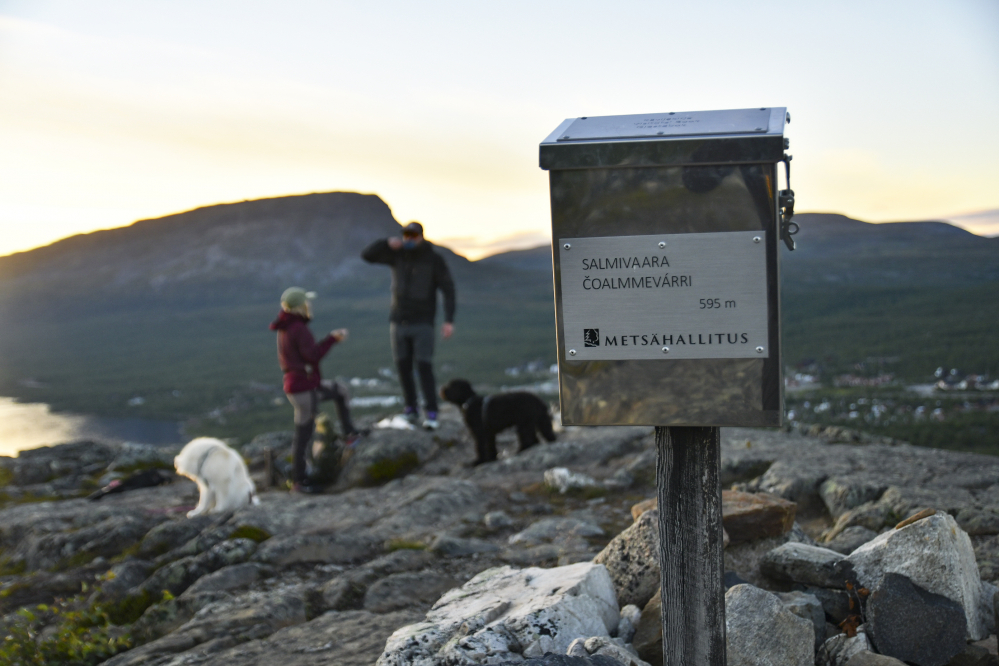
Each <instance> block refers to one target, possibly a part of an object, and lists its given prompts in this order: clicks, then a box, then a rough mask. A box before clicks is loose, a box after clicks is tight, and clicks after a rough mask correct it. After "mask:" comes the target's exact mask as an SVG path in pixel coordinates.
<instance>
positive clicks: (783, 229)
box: [777, 153, 798, 250]
mask: <svg viewBox="0 0 999 666" xmlns="http://www.w3.org/2000/svg"><path fill="white" fill-rule="evenodd" d="M791 159H792V158H791V156H790V155H788V154H787V153H784V159H783V160H781V161H782V162H784V169H785V175H786V176H787V189H786V190H781V191H780V192H778V193H777V206H778V208H780V239H781V240H782V241H784V245H787V249H788V250H793V249H794V239H793V238H792V236H794V235H795V234H796V233H798V225H797V224H796V223H794V222H792V221H791V218H792V217H794V190H792V189H791Z"/></svg>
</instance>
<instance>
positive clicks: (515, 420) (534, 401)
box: [441, 379, 555, 465]
mask: <svg viewBox="0 0 999 666" xmlns="http://www.w3.org/2000/svg"><path fill="white" fill-rule="evenodd" d="M441 397H442V398H444V399H445V400H447V401H448V402H452V403H454V404H456V405H458V406H459V407H461V412H462V414H463V415H464V416H465V425H466V426H468V429H469V430H471V431H472V436H473V437H474V438H475V449H476V452H477V453H478V457H477V458H476V460H475V463H474V464H476V465H480V464H482V463H485V462H491V461H493V460H496V433H498V432H500V431H501V430H505V429H506V428H509V427H511V426H515V427H516V428H517V439H519V440H520V449H519V451H523V450H524V449H527V448H530V447H532V446H534V445H535V444H537V443H538V432H539V431H540V432H541V436H542V437H544V438H545V439H546V440H548V441H549V442H554V441H555V432H554V431H553V430H552V418H551V416H550V415H549V414H548V407H547V406H546V405H545V403H543V402H541V399H540V398H539V397H538V396H536V395H534V394H533V393H526V392H524V391H518V392H516V393H497V394H496V395H488V396H481V395H478V394H477V393H476V392H475V391H473V390H472V385H471V384H469V383H468V382H467V381H465V380H464V379H452V380H451V381H449V382H448V383H447V384H445V385H444V386H443V387H441ZM519 451H518V452H519Z"/></svg>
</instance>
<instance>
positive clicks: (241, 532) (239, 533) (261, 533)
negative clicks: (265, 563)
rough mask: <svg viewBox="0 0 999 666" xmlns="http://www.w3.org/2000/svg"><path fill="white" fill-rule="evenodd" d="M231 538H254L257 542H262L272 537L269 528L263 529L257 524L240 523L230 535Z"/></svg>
mask: <svg viewBox="0 0 999 666" xmlns="http://www.w3.org/2000/svg"><path fill="white" fill-rule="evenodd" d="M229 538H230V539H253V540H254V541H256V542H257V543H262V542H264V541H267V540H268V539H270V538H271V535H270V534H269V533H268V532H267V530H262V529H260V528H259V527H256V526H255V525H240V526H239V527H237V528H236V530H235V531H234V532H233V533H232V534H230V535H229Z"/></svg>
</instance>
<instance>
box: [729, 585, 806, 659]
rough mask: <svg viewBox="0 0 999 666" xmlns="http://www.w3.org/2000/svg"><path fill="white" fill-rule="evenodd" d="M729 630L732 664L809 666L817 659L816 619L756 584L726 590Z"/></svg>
mask: <svg viewBox="0 0 999 666" xmlns="http://www.w3.org/2000/svg"><path fill="white" fill-rule="evenodd" d="M725 632H726V644H727V648H728V665H729V666H807V665H808V664H811V663H812V662H813V661H814V659H815V647H814V645H815V628H814V627H813V626H812V622H811V621H809V620H805V619H803V618H801V617H798V616H797V615H795V614H794V613H792V612H791V611H790V610H788V609H787V608H785V606H784V604H783V603H781V600H780V599H779V598H777V596H776V595H774V594H771V593H770V592H767V591H765V590H761V589H760V588H758V587H754V586H752V585H736V586H734V587H732V588H730V589H729V591H728V592H726V593H725Z"/></svg>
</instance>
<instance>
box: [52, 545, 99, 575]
mask: <svg viewBox="0 0 999 666" xmlns="http://www.w3.org/2000/svg"><path fill="white" fill-rule="evenodd" d="M96 557H97V553H93V552H90V551H86V550H81V551H80V552H78V553H76V554H75V555H70V556H69V557H67V558H65V559H63V560H61V561H60V562H59V563H58V564H56V565H55V566H54V567H52V571H69V570H70V569H76V568H77V567H82V566H85V565H87V564H90V563H91V562H93V561H94V558H96Z"/></svg>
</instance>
